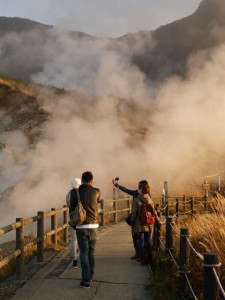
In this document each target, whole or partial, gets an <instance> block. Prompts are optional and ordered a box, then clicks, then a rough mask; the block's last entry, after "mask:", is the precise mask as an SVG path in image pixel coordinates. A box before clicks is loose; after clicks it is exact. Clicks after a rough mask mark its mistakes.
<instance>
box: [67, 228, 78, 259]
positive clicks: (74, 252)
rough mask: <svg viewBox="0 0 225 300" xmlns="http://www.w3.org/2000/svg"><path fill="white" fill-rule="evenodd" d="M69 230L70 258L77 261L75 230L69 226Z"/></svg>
mask: <svg viewBox="0 0 225 300" xmlns="http://www.w3.org/2000/svg"><path fill="white" fill-rule="evenodd" d="M69 230H70V238H71V252H72V257H73V260H77V252H78V247H77V235H76V230H75V229H74V228H73V227H72V226H70V225H69Z"/></svg>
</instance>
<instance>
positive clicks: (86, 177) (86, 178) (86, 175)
mask: <svg viewBox="0 0 225 300" xmlns="http://www.w3.org/2000/svg"><path fill="white" fill-rule="evenodd" d="M81 180H82V181H83V182H85V183H88V182H90V181H92V180H93V174H92V172H90V171H86V172H84V173H83V174H82V177H81Z"/></svg>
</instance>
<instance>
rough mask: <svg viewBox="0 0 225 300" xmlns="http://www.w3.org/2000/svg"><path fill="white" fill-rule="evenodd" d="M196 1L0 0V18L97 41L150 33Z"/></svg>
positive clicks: (185, 13)
mask: <svg viewBox="0 0 225 300" xmlns="http://www.w3.org/2000/svg"><path fill="white" fill-rule="evenodd" d="M200 2H201V1H200V0H188V1H187V0H157V1H156V0H123V1H121V0H107V1H105V0H54V1H53V0H39V1H37V0H20V1H18V0H8V1H5V0H0V8H1V9H0V15H1V16H7V17H21V18H28V19H31V20H35V21H38V22H41V23H44V24H49V25H57V26H61V27H64V28H68V29H72V30H77V31H82V32H85V33H87V34H90V35H94V36H99V37H106V36H108V37H118V36H122V35H124V34H126V33H128V32H137V31H139V30H153V29H155V28H157V27H159V26H161V25H165V24H168V23H170V22H172V21H174V20H178V19H180V18H183V17H185V16H188V15H190V14H191V13H193V12H194V11H195V10H196V9H197V7H198V5H199V3H200Z"/></svg>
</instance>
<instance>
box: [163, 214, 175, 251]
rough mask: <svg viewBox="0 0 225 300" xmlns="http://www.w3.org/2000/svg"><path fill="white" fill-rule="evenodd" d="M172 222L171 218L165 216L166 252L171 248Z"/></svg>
mask: <svg viewBox="0 0 225 300" xmlns="http://www.w3.org/2000/svg"><path fill="white" fill-rule="evenodd" d="M172 224H173V218H172V217H167V218H166V248H165V250H166V253H167V252H168V251H169V250H172V249H173V232H172V226H171V225H172Z"/></svg>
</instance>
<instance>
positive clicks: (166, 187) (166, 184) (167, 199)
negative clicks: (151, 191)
mask: <svg viewBox="0 0 225 300" xmlns="http://www.w3.org/2000/svg"><path fill="white" fill-rule="evenodd" d="M164 195H165V203H166V202H169V192H168V183H167V181H164Z"/></svg>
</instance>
